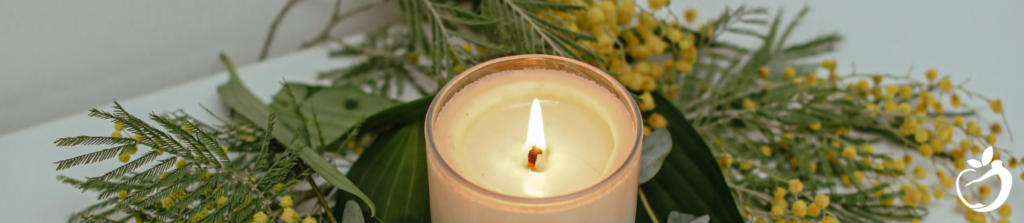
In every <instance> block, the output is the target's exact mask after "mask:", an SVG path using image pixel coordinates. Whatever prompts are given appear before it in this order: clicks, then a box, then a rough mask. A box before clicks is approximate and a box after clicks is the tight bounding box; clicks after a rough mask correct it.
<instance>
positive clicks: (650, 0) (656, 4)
mask: <svg viewBox="0 0 1024 223" xmlns="http://www.w3.org/2000/svg"><path fill="white" fill-rule="evenodd" d="M667 4H668V1H666V0H647V5H648V6H651V9H652V10H658V9H661V8H662V7H665V5H667Z"/></svg>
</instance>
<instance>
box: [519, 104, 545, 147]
mask: <svg viewBox="0 0 1024 223" xmlns="http://www.w3.org/2000/svg"><path fill="white" fill-rule="evenodd" d="M542 116H543V115H541V112H540V100H537V99H536V98H534V99H533V106H531V107H530V124H529V126H527V129H526V146H524V147H523V148H525V149H526V150H530V149H532V148H533V146H537V148H540V149H544V148H547V145H546V144H545V143H544V141H545V140H544V117H542Z"/></svg>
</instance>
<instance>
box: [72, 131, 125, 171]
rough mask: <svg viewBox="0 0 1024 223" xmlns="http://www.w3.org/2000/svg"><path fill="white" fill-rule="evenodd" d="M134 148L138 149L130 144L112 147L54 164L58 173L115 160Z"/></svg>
mask: <svg viewBox="0 0 1024 223" xmlns="http://www.w3.org/2000/svg"><path fill="white" fill-rule="evenodd" d="M79 137H81V136H79ZM58 141H59V140H58ZM132 141H134V140H132ZM133 148H136V146H135V144H128V145H122V146H117V147H112V148H109V149H104V150H100V151H96V152H91V153H86V154H85V155H81V156H77V157H74V158H70V159H66V160H61V161H57V162H54V164H57V170H58V171H59V170H64V169H67V168H71V167H75V166H78V165H82V164H90V163H95V162H100V161H104V160H107V159H110V158H114V157H115V156H117V155H119V154H121V153H125V152H127V151H129V150H131V149H133Z"/></svg>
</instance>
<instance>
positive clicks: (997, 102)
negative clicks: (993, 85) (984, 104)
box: [988, 98, 1003, 114]
mask: <svg viewBox="0 0 1024 223" xmlns="http://www.w3.org/2000/svg"><path fill="white" fill-rule="evenodd" d="M988 105H989V107H992V112H995V113H997V114H1002V113H1003V101H1002V100H1001V99H998V98H996V99H994V100H992V101H990V102H989V104H988Z"/></svg>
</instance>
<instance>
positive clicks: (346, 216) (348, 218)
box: [341, 200, 366, 223]
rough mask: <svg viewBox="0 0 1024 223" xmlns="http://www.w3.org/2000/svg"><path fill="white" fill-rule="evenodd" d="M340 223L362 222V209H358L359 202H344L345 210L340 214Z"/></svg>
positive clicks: (363, 220)
mask: <svg viewBox="0 0 1024 223" xmlns="http://www.w3.org/2000/svg"><path fill="white" fill-rule="evenodd" d="M341 216H342V217H341V223H363V222H366V219H363V211H362V210H360V209H359V203H356V202H355V201H353V200H348V201H346V202H345V211H344V212H343V213H342V215H341Z"/></svg>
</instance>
